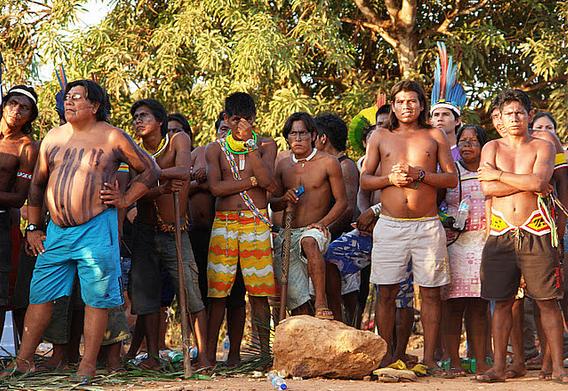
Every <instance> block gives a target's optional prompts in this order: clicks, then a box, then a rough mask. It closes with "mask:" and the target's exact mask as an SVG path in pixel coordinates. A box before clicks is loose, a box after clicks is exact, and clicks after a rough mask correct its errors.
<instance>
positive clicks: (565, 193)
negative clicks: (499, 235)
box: [530, 113, 568, 376]
mask: <svg viewBox="0 0 568 391" xmlns="http://www.w3.org/2000/svg"><path fill="white" fill-rule="evenodd" d="M531 114H532V113H531ZM530 134H531V136H533V137H536V138H539V139H541V140H546V141H548V142H550V143H552V144H553V145H554V148H555V153H556V154H559V153H564V148H563V147H562V144H561V143H560V140H559V139H558V136H557V135H556V129H555V128H554V124H553V123H552V121H550V119H548V118H547V117H541V118H539V119H538V120H536V121H535V122H534V124H533V130H532V131H531V132H530ZM567 175H568V168H566V167H562V168H558V169H555V170H554V174H552V181H551V183H552V184H553V185H554V187H555V189H556V192H557V193H558V198H559V199H560V202H562V204H563V205H568V176H567ZM556 219H557V221H556V226H557V227H558V237H559V238H563V237H564V232H565V230H566V215H565V214H564V213H563V212H562V211H560V210H557V211H556ZM560 244H561V245H560V247H559V251H560V254H561V256H563V254H564V246H563V241H562V240H560ZM562 308H563V311H566V308H567V305H566V300H565V299H563V300H562ZM534 315H535V321H536V325H537V331H538V337H539V341H540V343H541V346H543V348H542V351H541V355H540V356H539V357H537V358H536V359H537V360H539V359H540V360H542V373H543V374H544V376H548V375H550V372H551V368H552V359H551V357H550V349H549V348H548V344H547V343H546V335H545V334H544V331H543V329H542V323H541V317H540V312H539V311H538V307H535V314H534ZM565 316H566V315H565Z"/></svg>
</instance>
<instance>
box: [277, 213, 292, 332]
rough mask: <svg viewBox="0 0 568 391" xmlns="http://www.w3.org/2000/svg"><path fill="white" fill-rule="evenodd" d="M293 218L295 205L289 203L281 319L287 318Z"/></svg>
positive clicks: (284, 245) (285, 229) (286, 217)
mask: <svg viewBox="0 0 568 391" xmlns="http://www.w3.org/2000/svg"><path fill="white" fill-rule="evenodd" d="M292 220H294V205H293V204H290V203H288V205H287V206H286V210H284V242H283V243H282V276H281V278H280V280H281V281H280V284H281V285H280V321H283V320H284V319H286V304H287V301H288V271H289V266H290V249H291V245H292Z"/></svg>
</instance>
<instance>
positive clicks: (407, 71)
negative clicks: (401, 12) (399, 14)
mask: <svg viewBox="0 0 568 391" xmlns="http://www.w3.org/2000/svg"><path fill="white" fill-rule="evenodd" d="M397 41H398V46H397V47H395V51H396V56H397V59H398V65H399V68H400V75H401V77H402V78H403V79H413V78H416V77H417V76H418V75H419V74H420V71H419V69H418V36H417V35H416V34H415V33H414V32H412V31H410V32H407V31H400V33H399V35H398V36H397Z"/></svg>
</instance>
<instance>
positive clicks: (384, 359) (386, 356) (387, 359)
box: [379, 353, 396, 368]
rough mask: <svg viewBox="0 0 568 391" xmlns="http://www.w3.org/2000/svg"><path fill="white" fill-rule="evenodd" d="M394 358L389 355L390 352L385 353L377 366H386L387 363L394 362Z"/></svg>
mask: <svg viewBox="0 0 568 391" xmlns="http://www.w3.org/2000/svg"><path fill="white" fill-rule="evenodd" d="M395 361H396V360H395V358H394V357H393V356H391V355H390V354H388V353H387V354H385V356H384V357H383V360H382V361H381V364H380V365H379V368H386V367H388V366H389V365H391V364H392V363H393V362H395Z"/></svg>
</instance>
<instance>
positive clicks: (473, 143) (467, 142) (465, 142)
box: [458, 140, 481, 148]
mask: <svg viewBox="0 0 568 391" xmlns="http://www.w3.org/2000/svg"><path fill="white" fill-rule="evenodd" d="M480 145H481V144H479V141H477V140H463V141H460V142H459V143H458V147H460V148H461V147H479V146H480Z"/></svg>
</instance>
